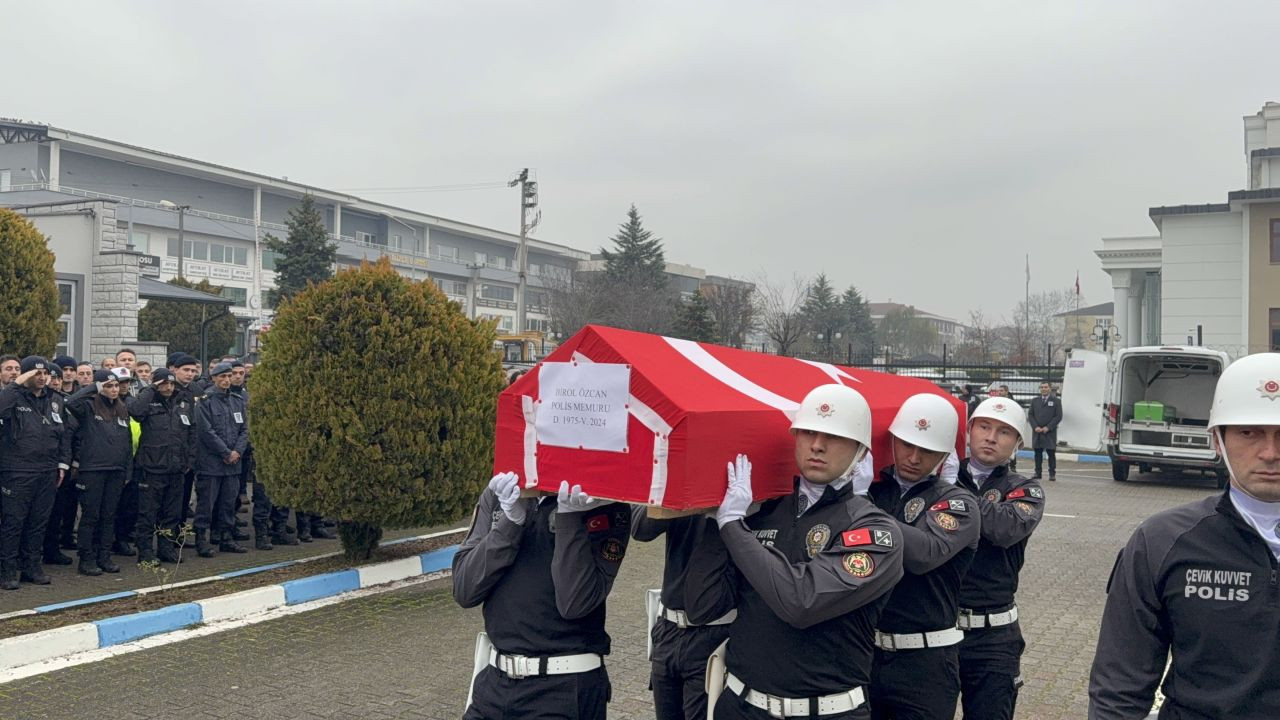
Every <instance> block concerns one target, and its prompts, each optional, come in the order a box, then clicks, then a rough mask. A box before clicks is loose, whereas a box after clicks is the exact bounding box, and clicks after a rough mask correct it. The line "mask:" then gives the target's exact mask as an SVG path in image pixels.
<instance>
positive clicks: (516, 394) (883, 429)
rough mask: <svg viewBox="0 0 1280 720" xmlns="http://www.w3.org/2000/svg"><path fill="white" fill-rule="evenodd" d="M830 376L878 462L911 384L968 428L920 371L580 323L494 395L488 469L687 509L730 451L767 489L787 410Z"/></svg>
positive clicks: (711, 487)
mask: <svg viewBox="0 0 1280 720" xmlns="http://www.w3.org/2000/svg"><path fill="white" fill-rule="evenodd" d="M826 383H842V384H845V385H848V386H849V387H852V388H855V389H856V390H858V392H860V393H862V395H863V396H864V397H865V398H866V399H867V402H868V403H869V404H870V405H871V413H872V420H873V424H874V435H873V439H872V452H873V455H874V457H875V459H876V465H877V469H879V467H882V466H887V465H889V464H891V463H892V462H893V461H892V454H891V452H890V446H889V435H888V427H889V423H890V422H892V420H893V418H894V415H895V414H896V413H897V410H898V407H899V406H900V405H901V404H902V401H903V400H905V399H906V398H908V397H910V396H911V395H915V394H917V393H934V394H937V395H940V396H942V397H945V398H947V399H949V400H951V402H952V404H953V405H954V406H955V408H956V413H957V414H958V415H959V417H960V421H961V422H960V426H961V428H963V427H964V419H965V415H964V413H965V406H964V404H963V403H961V402H960V401H958V400H955V399H954V398H952V397H951V396H950V395H947V394H946V393H944V392H942V391H941V390H940V389H939V388H938V387H937V386H936V385H934V384H933V383H931V382H928V381H926V380H920V379H917V378H909V377H899V376H897V375H890V374H885V373H878V372H872V371H869V370H858V369H853V368H847V367H842V366H838V365H830V364H827V363H820V362H811V361H808V360H800V359H796V358H788V357H779V356H776V355H766V354H763V353H756V352H749V351H744V350H735V349H733V348H726V347H721V346H718V345H710V344H705V343H696V342H692V341H689V340H679V339H676V338H669V337H662V336H660V335H651V334H647V333H639V332H632V331H628V330H618V329H616V328H610V327H603V326H599V325H588V326H586V327H585V328H583V329H582V330H581V331H580V332H579V333H578V334H576V335H574V336H573V337H572V338H570V339H569V340H568V341H566V342H565V343H564V344H562V345H561V346H560V347H559V348H558V349H556V351H555V352H553V353H552V354H551V355H549V356H548V357H547V358H546V359H545V360H544V361H543V362H541V363H539V364H538V365H537V366H536V367H535V368H534V369H533V370H531V371H530V372H528V373H526V374H525V375H524V376H522V377H521V378H520V379H519V380H517V381H516V382H515V383H513V384H512V385H511V386H509V387H508V388H507V389H506V390H505V391H503V393H502V394H501V396H500V397H499V399H498V418H497V443H496V450H495V454H494V471H495V472H506V471H514V472H517V473H518V474H519V475H520V480H521V483H522V486H523V487H524V488H526V489H534V490H540V491H549V492H554V491H555V490H556V489H557V488H558V487H559V485H560V482H561V481H562V480H569V481H570V482H571V483H575V484H581V485H582V487H583V489H584V490H585V491H586V492H588V493H590V494H591V495H593V496H596V497H601V498H609V499H612V500H621V501H624V502H631V503H640V504H646V505H651V506H656V507H661V508H665V509H667V510H672V511H685V510H690V509H694V508H707V507H714V506H716V505H719V503H720V500H721V499H722V498H723V497H724V491H725V486H726V482H727V480H726V473H725V466H726V463H728V462H729V461H730V460H732V459H733V458H734V456H736V455H737V454H738V453H746V454H747V455H749V456H750V458H751V463H752V466H753V472H752V485H753V490H754V492H755V497H756V499H757V500H763V499H765V498H769V497H776V496H778V495H783V494H786V493H788V492H790V491H791V488H792V479H793V478H794V476H795V474H796V463H795V450H794V448H795V444H794V441H793V440H792V436H791V434H790V431H789V428H790V424H791V418H792V417H793V415H794V412H795V410H796V408H797V407H798V406H799V403H800V401H801V400H802V399H803V398H804V396H805V394H806V393H808V392H809V391H810V390H812V389H813V388H814V387H816V386H818V385H823V384H826ZM962 433H963V430H962V431H961V434H959V435H958V436H957V438H956V447H957V448H961V447H962V446H963V436H962Z"/></svg>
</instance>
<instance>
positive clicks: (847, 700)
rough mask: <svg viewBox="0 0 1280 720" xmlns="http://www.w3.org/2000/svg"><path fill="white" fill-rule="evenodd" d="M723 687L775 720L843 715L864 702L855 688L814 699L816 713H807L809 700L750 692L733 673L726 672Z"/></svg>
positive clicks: (755, 691) (859, 691) (859, 689)
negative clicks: (726, 687)
mask: <svg viewBox="0 0 1280 720" xmlns="http://www.w3.org/2000/svg"><path fill="white" fill-rule="evenodd" d="M724 680H725V685H726V686H728V688H729V689H730V690H732V691H733V693H734V694H735V695H737V696H738V697H740V698H742V699H743V700H746V701H747V704H748V705H754V706H755V707H758V708H760V709H761V710H764V711H765V712H767V713H769V714H770V715H772V716H773V717H776V718H788V717H802V716H808V715H835V714H836V713H844V712H849V711H851V710H853V709H854V708H856V707H858V706H859V705H861V704H862V703H863V702H864V701H865V697H864V696H863V694H862V688H860V687H856V688H854V689H852V690H847V691H845V692H839V693H835V694H833V695H823V696H822V697H820V698H816V699H817V701H818V712H816V713H811V712H809V700H810V698H784V697H778V696H776V695H768V694H766V693H762V692H760V691H758V690H752V689H751V688H749V687H747V686H746V685H743V684H742V681H741V680H739V679H738V678H737V676H735V675H734V674H733V673H731V672H726V673H725V674H724Z"/></svg>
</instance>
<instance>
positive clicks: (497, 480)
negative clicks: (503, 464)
mask: <svg viewBox="0 0 1280 720" xmlns="http://www.w3.org/2000/svg"><path fill="white" fill-rule="evenodd" d="M489 489H490V490H492V491H493V494H494V495H497V496H498V504H499V505H501V506H502V512H503V514H504V515H506V516H507V519H508V520H510V521H511V522H513V523H515V524H517V525H523V524H524V503H522V502H520V476H519V475H517V474H515V473H513V472H505V473H498V474H497V475H494V476H493V479H492V480H490V481H489Z"/></svg>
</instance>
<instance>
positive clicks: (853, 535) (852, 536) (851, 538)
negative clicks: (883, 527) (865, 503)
mask: <svg viewBox="0 0 1280 720" xmlns="http://www.w3.org/2000/svg"><path fill="white" fill-rule="evenodd" d="M840 539H841V540H843V541H844V546H845V547H857V546H858V545H870V544H871V530H869V529H868V528H858V529H857V530H846V531H844V532H843V533H841V534H840Z"/></svg>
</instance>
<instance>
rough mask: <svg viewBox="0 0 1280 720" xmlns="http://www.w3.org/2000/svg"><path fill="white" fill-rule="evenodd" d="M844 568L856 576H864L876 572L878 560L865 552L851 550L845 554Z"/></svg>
mask: <svg viewBox="0 0 1280 720" xmlns="http://www.w3.org/2000/svg"><path fill="white" fill-rule="evenodd" d="M844 569H845V570H847V571H848V572H849V574H850V575H852V576H854V577H856V578H864V577H866V576H868V575H870V574H871V573H873V572H875V569H876V561H875V560H872V559H871V556H870V555H868V554H866V553H864V552H851V553H849V554H848V555H845V556H844Z"/></svg>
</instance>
